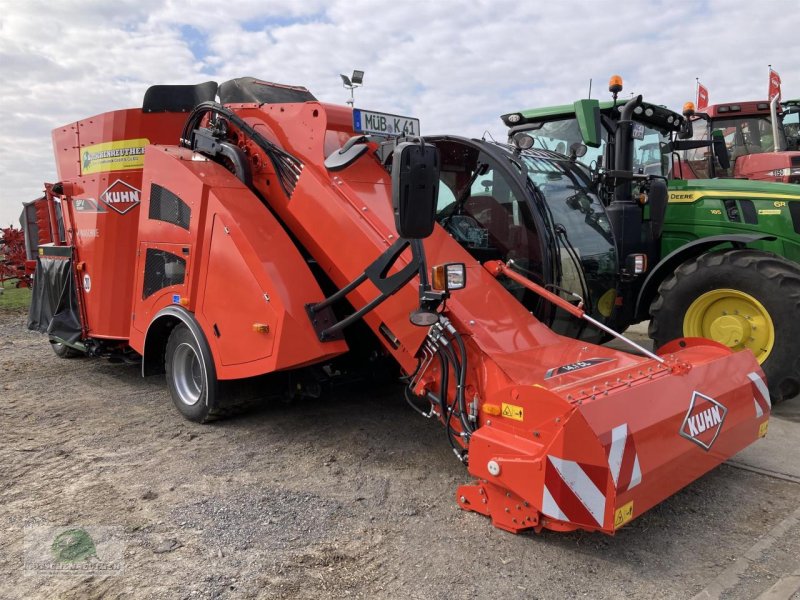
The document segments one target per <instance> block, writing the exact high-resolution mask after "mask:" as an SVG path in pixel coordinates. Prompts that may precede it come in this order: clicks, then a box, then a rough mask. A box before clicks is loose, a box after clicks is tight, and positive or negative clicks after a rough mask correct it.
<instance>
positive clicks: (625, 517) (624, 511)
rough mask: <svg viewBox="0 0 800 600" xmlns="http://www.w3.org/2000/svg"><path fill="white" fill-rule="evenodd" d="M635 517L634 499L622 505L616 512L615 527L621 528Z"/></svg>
mask: <svg viewBox="0 0 800 600" xmlns="http://www.w3.org/2000/svg"><path fill="white" fill-rule="evenodd" d="M632 518H633V500H631V501H630V502H628V503H627V504H623V505H622V506H620V507H619V508H618V509H617V510H616V512H615V513H614V529H619V528H620V527H622V526H623V525H625V523H627V522H628V521H630V520H631V519H632Z"/></svg>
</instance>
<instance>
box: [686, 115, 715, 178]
mask: <svg viewBox="0 0 800 600" xmlns="http://www.w3.org/2000/svg"><path fill="white" fill-rule="evenodd" d="M710 135H711V134H710V129H709V126H708V121H706V120H704V119H699V118H698V119H694V120H693V121H692V139H693V140H695V141H704V142H707V141H708V140H709V139H710V137H709V136H710ZM723 135H725V132H724V131H723ZM711 154H712V150H711V147H703V148H692V149H691V150H684V151H683V161H684V163H685V165H686V166H688V167H689V169H691V170H692V173H693V174H694V176H695V177H696V178H697V179H710V178H711V177H712V174H711V168H710V163H709V161H710V160H711Z"/></svg>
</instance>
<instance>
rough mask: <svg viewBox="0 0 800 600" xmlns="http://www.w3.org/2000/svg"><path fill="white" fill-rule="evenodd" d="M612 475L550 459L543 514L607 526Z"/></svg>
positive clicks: (591, 524)
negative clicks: (609, 483) (607, 503)
mask: <svg viewBox="0 0 800 600" xmlns="http://www.w3.org/2000/svg"><path fill="white" fill-rule="evenodd" d="M607 478H608V471H607V469H606V468H605V467H598V466H595V465H582V464H579V463H577V462H575V461H572V460H566V459H564V458H558V457H557V456H551V455H549V454H548V455H547V464H546V466H545V475H544V493H543V496H542V513H544V514H545V515H547V516H549V517H553V518H554V519H559V520H560V521H568V522H570V523H579V524H584V525H589V526H595V525H597V526H600V527H602V526H603V520H604V518H605V512H606V495H605V493H604V492H603V491H602V490H604V489H605V487H606V480H607Z"/></svg>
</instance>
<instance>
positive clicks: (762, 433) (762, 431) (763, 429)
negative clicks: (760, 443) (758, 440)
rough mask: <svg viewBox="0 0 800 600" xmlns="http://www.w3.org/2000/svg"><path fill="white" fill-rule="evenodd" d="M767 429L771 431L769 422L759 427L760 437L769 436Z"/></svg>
mask: <svg viewBox="0 0 800 600" xmlns="http://www.w3.org/2000/svg"><path fill="white" fill-rule="evenodd" d="M767 429H769V421H764V422H763V423H762V424H761V425H759V426H758V437H764V436H765V435H767Z"/></svg>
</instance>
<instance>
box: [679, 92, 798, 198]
mask: <svg viewBox="0 0 800 600" xmlns="http://www.w3.org/2000/svg"><path fill="white" fill-rule="evenodd" d="M799 110H800V107H798V106H797V105H796V104H795V103H788V104H787V106H784V107H783V109H781V107H780V105H779V104H777V103H776V102H768V101H766V100H763V101H757V102H732V103H727V104H712V105H710V106H708V107H706V108H705V109H703V111H702V112H695V110H694V106H693V105H692V103H687V105H686V106H685V107H684V115H686V116H687V117H691V120H690V122H691V125H692V133H691V138H692V139H695V140H705V141H708V140H710V139H712V132H715V131H719V132H720V133H721V134H722V137H723V138H724V139H725V144H726V146H727V147H728V154H729V156H730V167H729V168H722V167H721V166H720V164H719V162H718V161H717V159H716V158H715V156H714V153H713V152H711V150H710V148H709V147H702V148H697V149H694V150H686V151H683V152H682V157H681V161H680V164H679V167H678V169H679V170H678V172H677V175H678V176H680V177H681V178H682V179H711V178H714V177H734V178H740V179H757V180H762V181H775V182H782V183H800V151H798V147H797V144H798V138H797V136H796V135H788V136H787V131H786V127H785V126H784V122H785V121H786V120H787V119H790V118H791V116H793V115H796V113H797V112H798V111H799ZM787 124H788V123H787Z"/></svg>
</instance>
